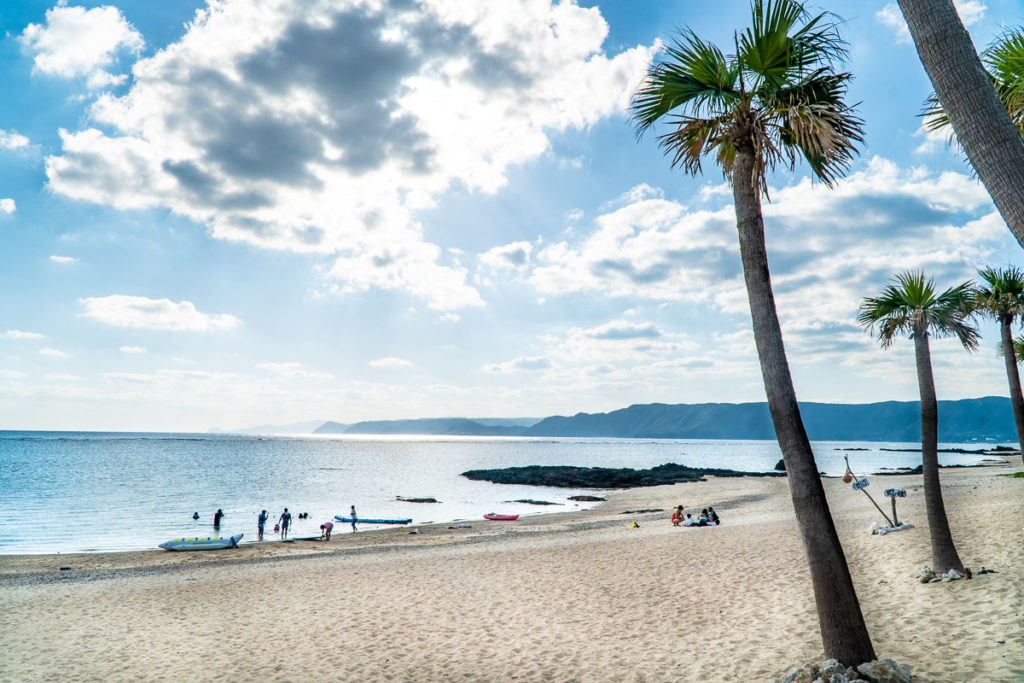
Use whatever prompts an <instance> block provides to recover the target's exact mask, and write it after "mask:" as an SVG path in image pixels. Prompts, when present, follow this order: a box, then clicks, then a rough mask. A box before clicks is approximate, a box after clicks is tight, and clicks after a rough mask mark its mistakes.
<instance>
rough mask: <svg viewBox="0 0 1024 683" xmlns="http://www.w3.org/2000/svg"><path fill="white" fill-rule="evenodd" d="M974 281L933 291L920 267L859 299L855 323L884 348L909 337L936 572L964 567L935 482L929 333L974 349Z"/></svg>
mask: <svg viewBox="0 0 1024 683" xmlns="http://www.w3.org/2000/svg"><path fill="white" fill-rule="evenodd" d="M972 287H973V283H972V282H964V283H962V284H959V285H957V286H956V287H951V288H950V289H947V290H946V291H945V292H942V293H941V294H936V290H935V283H934V281H933V280H932V279H931V278H928V277H925V275H924V273H922V272H919V271H909V272H905V273H900V274H898V275H897V276H896V277H895V282H891V283H890V284H889V285H887V286H886V288H885V289H884V290H883V291H882V294H881V295H880V296H877V297H869V298H866V299H864V301H862V302H861V305H860V315H859V316H858V317H857V321H858V322H859V323H860V324H861V325H863V326H864V327H865V328H867V329H868V330H870V331H875V330H876V329H877V332H878V341H879V342H880V343H881V344H882V348H883V349H887V348H889V347H890V346H892V343H893V340H894V339H895V338H896V337H897V336H899V335H903V334H907V335H910V338H911V339H913V340H914V352H915V356H916V358H917V384H918V388H919V389H920V392H921V470H922V473H923V475H924V503H925V509H926V510H927V513H928V530H929V534H930V536H931V542H932V565H933V568H934V570H935V571H936V572H937V573H945V572H948V571H949V570H950V569H956V570H957V571H959V572H962V571H963V570H964V565H963V563H962V562H961V561H960V556H959V555H958V554H957V552H956V546H954V545H953V535H952V534H951V533H950V531H949V520H948V519H946V508H945V506H944V505H943V503H942V489H941V487H940V484H939V455H938V430H939V415H938V402H937V401H936V398H935V378H934V377H933V375H932V357H931V349H930V348H929V345H928V337H929V336H934V337H936V338H941V337H956V338H957V339H959V340H960V343H961V344H963V346H964V348H965V349H967V350H969V351H973V350H975V349H977V348H978V331H977V330H976V329H975V328H973V327H971V325H970V324H969V323H968V322H967V321H968V318H969V317H970V315H971V311H972V307H973V305H974V302H973V292H972Z"/></svg>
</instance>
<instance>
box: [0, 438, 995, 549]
mask: <svg viewBox="0 0 1024 683" xmlns="http://www.w3.org/2000/svg"><path fill="white" fill-rule="evenodd" d="M955 445H956V444H943V446H955ZM913 447H914V444H896V443H854V442H819V443H816V444H814V449H815V454H816V459H817V461H818V466H819V469H821V470H823V471H825V472H827V473H829V474H841V473H842V472H843V470H844V464H843V458H842V456H843V455H849V456H850V458H851V463H852V464H853V467H854V470H855V471H856V472H857V473H858V474H862V473H868V472H873V471H877V470H878V469H880V468H884V467H899V466H915V465H917V464H919V463H920V454H919V453H892V452H884V451H881V450H880V449H881V448H913ZM963 447H964V448H973V449H976V448H979V447H980V446H978V445H977V444H972V445H966V446H963ZM844 448H865V449H868V450H864V451H851V452H844V451H842V450H839V449H844ZM780 457H781V454H780V452H779V448H778V445H777V444H776V443H775V442H774V441H712V440H672V439H659V440H644V439H568V438H566V439H561V438H560V439H525V438H476V437H466V438H458V437H454V438H453V437H429V436H428V437H407V436H403V437H393V438H387V437H385V438H380V437H372V438H367V437H337V436H331V437H287V436H264V437H257V436H248V435H222V434H216V435H213V434H150V433H145V434H142V433H97V432H16V431H6V432H3V431H0V554H6V555H10V554H28V553H57V552H95V551H111V550H138V549H145V548H154V547H156V546H157V545H158V544H159V543H162V542H163V541H166V540H169V539H171V538H179V537H182V536H186V535H188V536H194V535H201V536H209V535H234V534H238V533H244V534H245V539H244V540H243V542H247V541H252V540H255V538H256V515H257V514H258V513H259V511H260V510H262V509H266V510H267V511H268V512H269V513H270V514H271V519H276V518H277V517H278V515H279V514H280V513H281V511H282V509H283V508H285V507H288V508H289V510H290V511H291V512H292V513H293V514H295V515H297V513H300V512H308V513H309V519H308V520H295V522H294V523H295V527H294V535H296V536H311V535H317V534H319V527H320V524H321V523H323V522H324V521H327V520H330V519H332V518H333V516H334V515H336V514H345V513H347V512H348V509H349V506H350V505H353V504H354V505H355V506H356V509H357V510H358V512H359V515H360V516H361V517H378V518H392V517H403V518H404V517H411V518H413V520H414V524H417V523H419V524H424V523H427V522H429V521H435V522H440V521H456V520H474V519H480V518H481V516H482V515H484V514H485V513H487V512H501V513H518V514H521V515H525V514H540V513H542V512H545V511H559V510H565V509H571V508H572V506H579V507H584V506H585V504H577V503H573V502H572V501H569V500H568V497H569V496H572V495H576V494H581V493H590V494H593V493H595V492H594V491H593V490H582V489H580V490H572V489H552V488H538V487H529V486H502V485H496V484H490V483H487V482H475V481H469V480H467V479H465V478H464V477H460V476H459V474H460V473H461V472H464V471H465V470H469V469H476V468H494V467H513V466H524V465H579V466H587V467H634V468H647V467H653V466H655V465H661V464H664V463H667V462H675V463H679V464H683V465H689V466H694V467H723V468H729V469H735V470H744V471H766V470H771V469H772V468H773V467H774V466H775V463H776V462H777V461H778V460H779V458H780ZM981 458H982V456H979V455H947V454H942V455H941V457H940V461H941V462H942V463H943V464H973V463H976V462H978V461H980V460H981ZM396 496H402V497H406V498H412V497H433V498H437V499H438V500H439V501H441V502H440V503H437V504H417V503H405V502H400V501H397V500H395V498H396ZM522 498H530V499H536V500H547V501H551V502H555V503H561V504H563V505H564V506H565V507H553V506H550V507H548V506H546V507H543V508H541V507H537V506H533V505H525V504H521V503H510V502H506V501H510V500H514V499H522ZM708 502H712V501H708ZM217 508H222V509H223V510H224V512H225V514H226V516H225V518H224V520H223V522H222V524H221V530H220V533H219V534H214V533H213V529H212V521H213V513H214V512H215V511H216V510H217ZM194 512H198V513H199V515H200V519H199V520H198V521H194V520H193V519H192V514H193V513H194ZM272 526H273V524H271V525H269V527H268V530H267V531H268V534H267V538H274V535H273V534H271V533H269V532H270V528H271V527H272ZM364 528H369V527H364ZM345 531H348V526H347V525H342V524H337V525H336V530H335V533H338V532H345Z"/></svg>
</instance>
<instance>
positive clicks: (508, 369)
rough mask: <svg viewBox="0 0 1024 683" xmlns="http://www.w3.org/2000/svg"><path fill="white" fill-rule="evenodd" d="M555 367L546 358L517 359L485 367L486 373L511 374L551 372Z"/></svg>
mask: <svg viewBox="0 0 1024 683" xmlns="http://www.w3.org/2000/svg"><path fill="white" fill-rule="evenodd" d="M553 367H554V363H552V362H551V361H550V360H549V359H547V358H544V357H534V358H516V359H515V360H507V361H504V362H501V363H491V364H489V365H485V366H484V371H485V372H494V373H499V374H510V373H514V372H539V371H541V370H550V369H551V368H553Z"/></svg>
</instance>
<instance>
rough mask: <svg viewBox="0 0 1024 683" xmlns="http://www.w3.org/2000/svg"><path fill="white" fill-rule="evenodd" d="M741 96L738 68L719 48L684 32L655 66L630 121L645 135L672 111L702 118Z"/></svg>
mask: <svg viewBox="0 0 1024 683" xmlns="http://www.w3.org/2000/svg"><path fill="white" fill-rule="evenodd" d="M738 95H739V93H738V91H737V89H736V67H735V65H733V64H730V61H729V60H728V59H726V57H725V55H724V54H723V53H722V51H721V50H720V49H718V48H717V47H716V46H714V45H712V44H710V43H706V42H704V41H703V40H701V39H700V37H698V36H697V35H696V34H695V33H694V32H693V31H684V32H682V33H681V34H680V35H679V36H678V37H677V38H676V39H675V40H674V41H673V43H672V44H671V45H668V46H667V47H666V48H665V56H664V57H663V58H662V59H660V60H659V61H657V62H655V63H653V64H652V65H651V67H650V69H649V70H648V72H647V77H646V79H644V83H643V85H642V86H641V87H640V89H639V90H637V91H636V92H635V93H634V95H633V99H632V102H631V103H630V106H629V108H630V118H631V119H632V120H633V123H634V125H635V127H636V131H637V134H638V135H642V134H643V133H644V132H645V131H646V130H647V129H648V128H650V127H651V126H653V125H654V124H655V123H656V122H657V121H658V120H659V119H661V118H662V117H663V116H665V115H666V114H668V113H669V112H671V111H673V110H675V109H677V108H680V107H683V108H685V109H686V110H687V113H689V114H691V115H693V116H700V115H702V114H704V113H708V112H709V113H711V114H712V115H713V114H714V113H715V112H720V111H722V110H725V109H728V106H729V104H730V103H731V102H732V101H734V100H735V99H736V98H737V96H738Z"/></svg>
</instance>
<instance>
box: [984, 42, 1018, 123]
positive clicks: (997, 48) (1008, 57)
mask: <svg viewBox="0 0 1024 683" xmlns="http://www.w3.org/2000/svg"><path fill="white" fill-rule="evenodd" d="M981 61H982V62H983V63H984V64H985V66H986V68H987V70H988V72H989V73H990V74H991V75H992V80H993V84H994V85H995V86H996V91H997V92H998V93H999V99H1000V100H1001V101H1002V103H1003V106H1005V107H1006V110H1007V111H1008V112H1009V113H1010V118H1011V119H1013V123H1014V125H1016V126H1017V130H1018V131H1020V132H1021V134H1022V135H1024V28H1022V27H1016V28H1011V29H1009V30H1007V31H1005V32H1004V33H1003V34H1002V35H1000V36H999V37H998V38H996V39H995V40H994V41H992V44H991V45H989V46H988V47H987V48H986V49H985V50H984V51H983V52H982V53H981Z"/></svg>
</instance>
